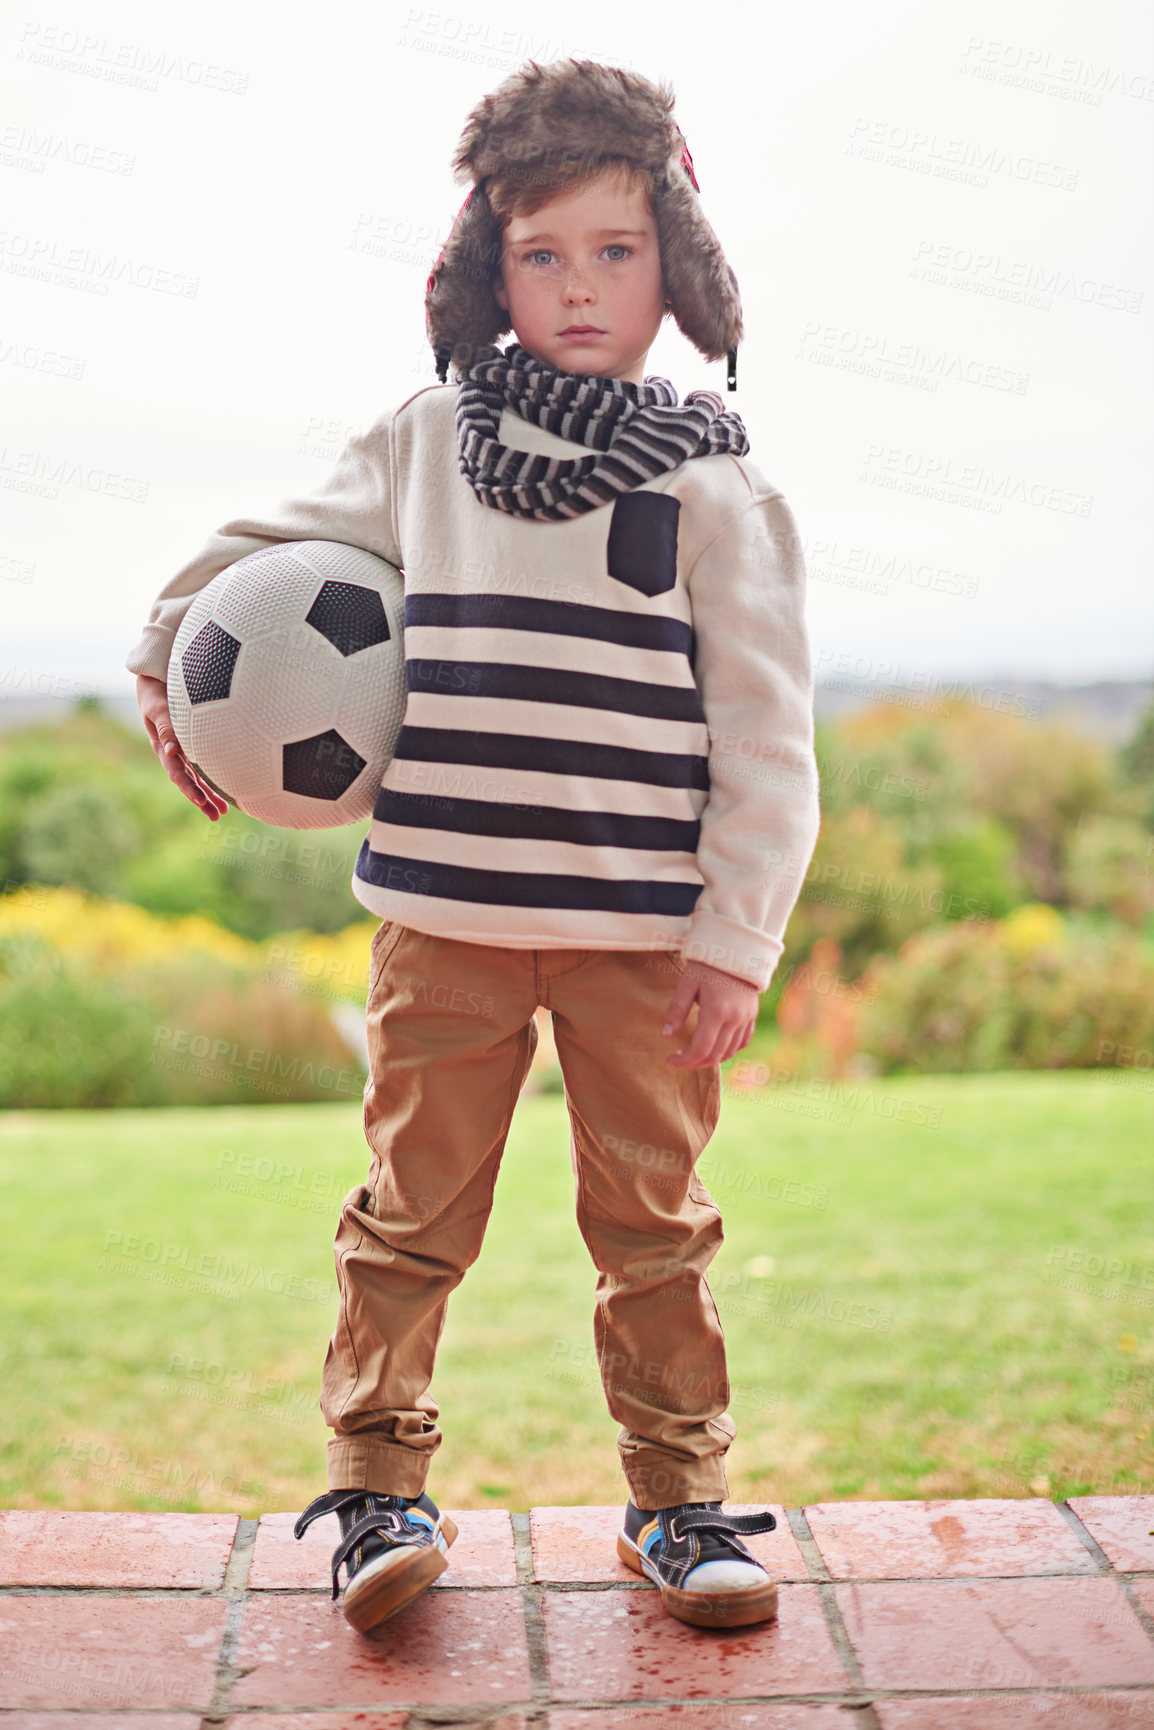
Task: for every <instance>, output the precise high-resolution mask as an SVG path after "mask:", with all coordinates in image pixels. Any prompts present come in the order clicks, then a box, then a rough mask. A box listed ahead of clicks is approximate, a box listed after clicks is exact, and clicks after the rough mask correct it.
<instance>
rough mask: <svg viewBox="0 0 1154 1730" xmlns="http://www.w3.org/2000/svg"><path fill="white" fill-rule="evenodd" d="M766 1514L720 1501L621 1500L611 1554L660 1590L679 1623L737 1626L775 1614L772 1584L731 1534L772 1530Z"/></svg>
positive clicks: (762, 1619)
mask: <svg viewBox="0 0 1154 1730" xmlns="http://www.w3.org/2000/svg"><path fill="white" fill-rule="evenodd" d="M776 1525H777V1521H776V1520H775V1519H774V1517H773V1515H772V1514H770V1513H768V1512H767V1513H764V1514H723V1513H722V1511H721V1503H720V1502H681V1503H679V1504H678V1506H677V1507H675V1508H659V1509H654V1510H652V1511H650V1512H646V1511H645V1510H643V1509H641V1508H636V1507H634V1505H633V1503H632V1501H629V1502H627V1503H626V1505H625V1525H624V1526H623V1528H622V1530H621V1531H620V1532H619V1533H618V1534H617V1554H618V1555H619V1556H620V1558H621V1560H622V1561H623V1562H624V1563H625V1565H626V1567H627V1568H632V1569H633V1571H634V1573H637V1574H645V1575H646V1576H647V1577H648V1578H649V1579H650V1580H652V1581H653V1583H654V1585H655V1586H658V1587H659V1588H660V1590H661V1602H662V1604H664V1606H665V1608H666V1609H667V1610H668V1611H669V1614H670V1615H671V1616H676V1617H677V1619H678V1621H679V1622H692V1623H693V1624H694V1626H695V1627H698V1628H740V1627H743V1626H744V1625H745V1624H746V1623H748V1622H768V1621H769V1620H770V1619H771V1618H772V1617H774V1616H776V1615H777V1586H776V1583H775V1582H774V1581H773V1580H771V1579H770V1577H769V1575H768V1573H767V1572H766V1570H765V1569H764V1568H763V1567H762V1565H761V1563H760V1562H755V1561H754V1559H753V1557H752V1556H751V1555H750V1553H749V1551H748V1550H747V1549H746V1547H745V1545H744V1544H743V1543H742V1541H741V1539H740V1538H739V1537H738V1536H737V1534H738V1533H739V1532H772V1531H773V1529H774V1527H775V1526H776Z"/></svg>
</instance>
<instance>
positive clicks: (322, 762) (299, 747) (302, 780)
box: [282, 727, 365, 799]
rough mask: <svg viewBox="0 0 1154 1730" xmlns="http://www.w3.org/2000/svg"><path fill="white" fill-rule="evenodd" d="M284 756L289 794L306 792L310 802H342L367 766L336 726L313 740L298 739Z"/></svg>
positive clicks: (284, 776)
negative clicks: (326, 800) (335, 800)
mask: <svg viewBox="0 0 1154 1730" xmlns="http://www.w3.org/2000/svg"><path fill="white" fill-rule="evenodd" d="M283 754H284V768H283V773H282V779H283V782H284V790H285V792H286V793H303V794H304V795H305V796H306V798H309V799H339V798H340V796H341V794H342V793H347V792H348V790H349V788H350V787H351V786H352V784H353V782H354V781H355V780H356V778H357V776H358V775H359V774H360V772H361V770H362V769H363V768H364V766H365V759H364V758H363V757H361V756H359V755H358V753H357V752H356V751H354V750H353V748H352V746H351V745H348V744H346V743H345V741H344V740H343V739H342V738H341V736H340V734H339V733H338V732H337V730H336V728H335V727H330V728H329V730H328V732H327V733H316V734H314V735H313V737H312V738H311V739H295V740H294V741H293V742H292V744H291V745H285V746H284V747H283Z"/></svg>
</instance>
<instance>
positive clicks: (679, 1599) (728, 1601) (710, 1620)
mask: <svg viewBox="0 0 1154 1730" xmlns="http://www.w3.org/2000/svg"><path fill="white" fill-rule="evenodd" d="M617 1554H618V1555H619V1556H620V1558H621V1560H622V1561H623V1562H624V1563H625V1566H626V1567H627V1568H632V1569H633V1572H634V1573H635V1574H644V1576H645V1578H646V1579H647V1580H652V1581H653V1584H654V1585H655V1586H656V1587H657V1588H658V1590H659V1591H660V1593H661V1602H662V1604H663V1605H664V1606H665V1608H666V1609H667V1610H668V1611H669V1614H670V1615H671V1616H676V1617H677V1620H678V1621H679V1622H690V1623H692V1625H693V1626H694V1627H695V1628H741V1627H744V1626H745V1625H746V1624H747V1623H749V1622H768V1621H771V1620H772V1618H773V1617H774V1616H776V1615H777V1585H776V1583H775V1582H774V1581H773V1580H770V1579H767V1580H766V1582H765V1585H764V1586H749V1587H747V1588H746V1589H745V1590H744V1591H740V1592H687V1591H685V1589H684V1588H683V1587H681V1586H671V1585H669V1584H668V1582H667V1581H665V1580H662V1579H661V1577H660V1576H659V1574H658V1573H657V1570H656V1568H654V1566H653V1564H652V1563H647V1562H646V1559H645V1557H644V1556H643V1555H642V1554H641V1551H640V1550H639V1549H638V1548H637V1545H636V1544H634V1543H632V1542H631V1541H630V1539H628V1538H627V1537H626V1536H625V1533H624V1532H618V1534H617Z"/></svg>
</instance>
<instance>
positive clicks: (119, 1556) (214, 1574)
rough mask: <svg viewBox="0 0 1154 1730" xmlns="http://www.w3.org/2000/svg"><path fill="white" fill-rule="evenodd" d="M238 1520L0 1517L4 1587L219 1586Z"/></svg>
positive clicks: (16, 1513) (53, 1513)
mask: <svg viewBox="0 0 1154 1730" xmlns="http://www.w3.org/2000/svg"><path fill="white" fill-rule="evenodd" d="M236 1528H237V1515H236V1514H84V1513H68V1512H65V1511H64V1510H62V1509H56V1508H53V1509H47V1510H44V1511H41V1510H39V1509H35V1510H33V1509H24V1508H12V1509H8V1510H7V1511H5V1512H3V1513H0V1585H3V1586H201V1587H209V1588H211V1587H214V1586H219V1585H220V1583H221V1581H222V1580H223V1579H224V1570H225V1568H226V1567H227V1565H228V1557H229V1552H230V1550H231V1549H232V1543H233V1539H234V1538H235V1536H236Z"/></svg>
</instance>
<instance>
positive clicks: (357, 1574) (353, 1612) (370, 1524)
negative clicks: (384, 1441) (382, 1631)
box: [293, 1490, 457, 1634]
mask: <svg viewBox="0 0 1154 1730" xmlns="http://www.w3.org/2000/svg"><path fill="white" fill-rule="evenodd" d="M322 1514H336V1515H337V1516H338V1517H339V1519H340V1523H341V1541H340V1543H339V1544H338V1545H337V1547H336V1549H335V1550H334V1551H333V1598H334V1600H335V1599H336V1597H337V1594H338V1592H339V1591H340V1586H339V1584H338V1576H339V1573H340V1566H341V1563H342V1562H343V1563H344V1564H345V1568H346V1570H347V1574H346V1578H345V1595H344V1597H343V1598H342V1600H341V1609H342V1610H343V1611H344V1613H345V1617H346V1619H347V1620H348V1621H350V1622H351V1623H352V1625H353V1627H354V1628H356V1629H358V1630H359V1631H360V1633H362V1634H364V1633H366V1632H367V1631H368V1629H370V1628H375V1627H377V1625H378V1624H379V1623H381V1622H387V1621H388V1619H389V1617H390V1616H395V1615H396V1613H397V1611H398V1610H403V1609H404V1607H405V1605H406V1604H408V1603H411V1601H412V1600H413V1599H414V1598H415V1597H416V1596H417V1594H418V1593H419V1592H423V1591H424V1589H425V1587H426V1586H431V1585H432V1583H433V1581H434V1580H435V1579H436V1578H437V1576H438V1574H443V1573H444V1571H445V1569H446V1568H447V1567H448V1565H449V1562H448V1558H447V1556H446V1554H445V1552H446V1550H447V1549H448V1547H449V1545H450V1544H451V1543H452V1542H453V1539H454V1538H455V1537H456V1536H457V1527H456V1525H455V1523H454V1522H453V1521H452V1520H451V1519H450V1518H449V1516H448V1514H442V1513H441V1512H440V1510H439V1509H438V1507H437V1504H436V1503H435V1502H434V1501H432V1500H431V1499H430V1498H429V1497H428V1496H378V1495H376V1494H374V1493H371V1492H369V1491H366V1490H330V1491H329V1492H328V1494H327V1495H324V1496H318V1497H317V1499H316V1501H315V1502H310V1503H309V1505H308V1507H307V1508H306V1509H305V1511H304V1513H303V1514H302V1515H301V1517H300V1519H299V1520H298V1521H297V1523H296V1525H295V1526H294V1527H293V1532H294V1534H295V1536H296V1537H298V1538H303V1537H304V1535H305V1531H306V1529H307V1528H308V1527H309V1526H311V1525H312V1523H313V1521H314V1520H319V1519H320V1518H321V1516H322Z"/></svg>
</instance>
